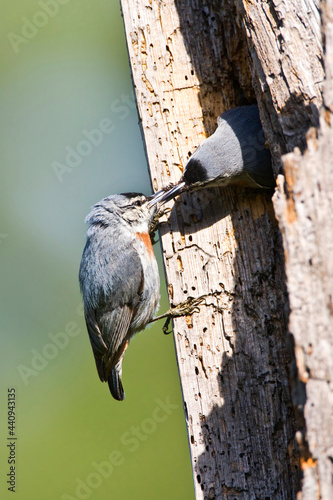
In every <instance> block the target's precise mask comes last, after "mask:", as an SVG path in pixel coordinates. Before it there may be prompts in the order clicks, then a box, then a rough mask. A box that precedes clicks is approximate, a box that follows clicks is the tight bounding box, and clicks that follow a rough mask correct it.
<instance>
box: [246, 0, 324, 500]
mask: <svg viewBox="0 0 333 500" xmlns="http://www.w3.org/2000/svg"><path fill="white" fill-rule="evenodd" d="M257 6H258V4H257ZM306 7H307V10H304V4H303V5H302V4H301V3H300V2H299V1H297V0H294V1H293V2H281V1H279V2H275V1H273V2H270V4H269V8H268V4H266V3H263V4H262V5H261V8H259V9H258V8H256V7H255V6H254V4H251V3H250V4H249V3H248V2H245V1H244V2H241V4H240V11H241V12H242V14H243V15H244V17H243V21H244V26H245V27H246V30H247V35H248V41H249V48H250V52H251V56H252V62H253V64H252V68H253V75H254V81H255V82H256V84H255V89H256V94H257V98H258V99H259V100H260V101H261V102H262V104H263V109H265V110H266V116H268V114H269V115H270V119H269V120H268V119H267V120H265V121H264V126H265V130H266V133H267V136H268V137H269V138H270V143H271V144H272V143H273V140H274V143H275V146H276V147H275V155H276V156H278V155H279V154H280V153H285V152H290V153H289V154H286V155H284V156H282V164H283V174H284V175H279V177H278V189H277V191H276V193H275V195H274V198H273V201H274V208H275V212H276V215H277V217H278V220H279V225H280V229H281V233H282V236H283V244H284V252H285V260H286V275H287V286H288V292H289V302H290V321H289V330H290V332H291V334H292V336H293V340H294V344H295V355H296V362H297V370H296V371H294V372H293V373H292V386H293V396H294V405H295V408H296V409H297V417H298V422H297V424H298V425H297V427H298V432H297V439H298V442H299V445H300V451H301V465H302V472H303V482H302V490H301V493H300V495H299V497H298V498H302V499H303V500H305V499H306V500H307V499H309V500H310V499H317V498H321V499H327V500H328V499H332V498H333V386H332V383H333V338H332V332H333V298H332V297H333V229H332V228H333V212H332V208H333V203H332V200H333V166H332V158H333V134H332V123H333V121H332V110H333V97H332V96H333V81H332V76H333V57H332V56H333V24H332V21H333V12H332V0H330V1H327V2H326V1H325V2H322V4H321V12H322V17H323V19H322V21H323V29H324V33H323V39H324V41H325V42H326V43H325V52H326V57H325V66H326V85H325V91H324V96H323V95H322V91H323V79H324V71H323V61H322V59H323V54H322V43H321V32H320V19H319V11H318V8H317V5H316V3H315V2H313V1H308V2H307V3H306ZM242 9H243V10H242ZM257 26H260V29H257V28H256V27H257ZM272 29H273V30H274V32H275V38H276V40H280V41H281V43H279V44H274V45H273V44H272V32H271V31H272ZM272 61H274V64H272ZM272 70H273V71H272ZM282 75H283V77H282ZM272 76H273V78H272ZM262 81H265V85H264V94H262V88H260V84H259V82H262ZM323 97H324V106H323V107H322V109H321V111H320V112H319V110H320V105H321V103H322V100H323ZM319 124H320V128H319V133H318V130H317V129H316V128H311V127H319ZM295 148H296V149H295Z"/></svg>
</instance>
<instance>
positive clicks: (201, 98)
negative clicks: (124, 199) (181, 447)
mask: <svg viewBox="0 0 333 500" xmlns="http://www.w3.org/2000/svg"><path fill="white" fill-rule="evenodd" d="M122 10H123V16H124V22H125V30H126V37H127V43H128V50H129V57H130V63H131V67H132V75H133V82H134V87H135V91H136V97H137V104H138V112H139V116H140V120H141V122H142V131H143V135H144V140H145V144H146V150H147V157H148V163H149V168H150V172H151V178H152V184H153V187H154V190H158V189H160V188H161V187H163V186H165V185H167V184H169V183H170V182H176V181H177V180H178V179H179V177H180V175H181V172H182V170H183V166H184V165H185V164H186V161H187V160H188V158H189V155H190V154H191V153H192V152H193V151H194V149H195V148H196V147H197V146H198V145H199V144H200V143H201V142H202V141H203V140H204V139H205V138H206V137H207V136H208V135H210V134H211V133H212V132H213V131H214V129H215V127H216V118H217V117H218V115H219V114H221V113H222V112H223V111H224V110H226V109H229V108H231V107H234V106H239V105H243V104H248V103H252V102H254V101H255V99H256V98H257V101H258V103H259V107H260V111H261V116H262V120H263V124H264V129H265V132H266V135H267V138H268V141H269V144H270V148H271V151H272V154H273V158H274V160H275V169H276V172H278V170H279V168H280V166H281V165H282V163H284V164H285V161H284V160H285V159H284V157H282V156H281V155H283V154H284V153H286V152H290V151H292V150H293V148H294V147H295V146H296V145H297V146H298V147H300V148H301V149H302V150H305V148H306V145H307V143H306V138H305V133H306V131H307V129H308V128H309V126H310V125H312V126H313V125H317V124H318V116H319V115H318V112H317V111H318V106H319V105H320V103H321V90H320V82H321V80H322V78H323V70H322V65H321V61H322V54H321V44H320V29H319V22H318V19H319V18H318V14H317V13H316V9H315V8H314V7H313V6H312V3H311V2H310V1H309V0H308V1H307V2H300V1H295V2H286V1H285V2H283V1H279V2H277V1H271V2H269V3H265V2H257V3H255V2H253V3H249V2H247V1H246V2H245V1H244V2H242V1H241V0H238V2H237V3H236V5H235V4H234V3H233V2H228V1H227V0H225V1H218V0H215V1H209V0H204V1H200V2H199V1H196V0H192V1H191V0H187V1H186V0H183V1H180V0H175V1H174V2H173V1H171V0H165V1H161V0H155V1H152V0H127V1H125V0H122ZM252 85H253V86H252ZM323 140H324V139H323ZM323 154H324V153H323ZM289 161H292V162H293V165H294V163H295V164H296V161H295V162H294V160H289ZM300 161H303V160H302V159H301V160H300ZM310 164H311V159H310V158H309V167H310ZM295 170H297V168H296V167H294V166H293V167H292V168H291V169H290V170H288V169H287V173H288V172H289V173H288V175H289V177H290V182H289V179H288V175H287V180H288V183H287V193H286V194H284V192H283V190H282V183H283V180H281V175H280V176H279V189H278V194H276V195H275V208H276V212H277V214H278V217H279V222H280V226H281V229H282V234H283V238H284V246H285V255H286V256H287V259H288V261H287V265H286V270H287V274H288V291H289V295H290V305H291V312H292V314H291V323H290V326H289V328H290V331H291V332H292V334H293V336H294V340H295V342H296V354H297V356H296V359H297V366H298V369H299V372H300V373H301V371H300V367H301V368H304V367H305V372H304V373H307V372H306V367H307V366H308V365H307V363H308V359H310V357H311V354H310V351H309V338H311V343H312V346H311V350H312V357H311V359H312V360H313V359H314V354H313V353H315V352H316V353H318V355H316V363H318V361H319V357H318V356H319V354H320V353H321V354H322V358H323V357H324V356H325V346H327V347H326V351H327V349H328V346H331V343H330V342H329V341H328V340H329V339H328V336H327V330H325V328H326V327H327V326H328V324H329V321H332V316H329V310H328V308H327V304H329V283H328V282H326V281H323V282H321V276H322V274H319V275H317V274H316V270H317V269H318V268H317V266H316V262H315V260H316V259H319V260H320V258H321V260H320V263H321V264H322V267H321V271H323V272H324V270H326V273H327V276H331V275H332V268H331V269H330V270H328V269H326V267H325V266H326V264H327V261H326V260H325V253H323V255H321V257H319V255H318V254H315V253H314V251H315V242H314V241H313V240H311V242H308V243H310V244H311V245H312V246H311V250H312V253H311V258H312V264H310V263H309V262H308V261H306V266H307V267H308V268H309V273H308V274H306V273H305V272H304V275H303V278H302V279H300V276H302V272H303V270H304V267H305V260H304V257H305V255H306V256H307V255H308V253H304V252H303V253H302V252H301V248H300V246H297V242H299V241H302V242H303V241H306V237H307V236H306V235H307V234H309V233H305V234H304V228H305V229H307V228H309V224H310V223H308V225H307V226H304V225H302V222H304V221H305V219H306V216H307V215H308V214H311V217H312V216H313V215H314V214H313V212H311V209H312V208H313V207H314V202H313V199H311V200H310V199H309V200H308V201H309V204H308V206H307V211H306V212H302V213H301V216H302V217H300V216H299V215H298V212H297V210H299V208H298V206H299V207H301V205H300V204H301V198H300V197H298V199H297V203H296V202H295V196H296V195H295V193H296V194H298V192H299V191H298V190H299V189H301V190H302V196H303V197H308V196H309V195H308V193H309V192H311V193H312V192H313V191H308V190H305V191H304V192H303V189H305V187H306V183H307V182H308V180H309V176H310V173H311V170H310V168H309V174H308V175H307V176H305V174H302V178H303V176H304V179H303V181H302V183H301V184H298V181H297V186H296V184H292V180H293V179H294V176H295V175H296V174H295ZM319 170H320V169H319V167H318V169H317V173H318V172H319ZM312 173H313V172H312ZM327 175H328V174H327ZM305 177H306V179H305ZM310 180H311V186H313V189H315V186H317V184H315V179H314V177H313V178H312V179H310ZM299 182H301V181H299ZM323 182H324V180H323ZM295 186H296V191H294V189H295ZM321 187H322V190H324V191H325V196H329V194H330V193H329V191H328V180H327V185H326V184H325V185H324V186H321ZM288 189H289V191H288ZM316 189H317V191H316V195H317V194H318V190H319V188H318V187H317V188H316ZM331 193H332V191H331ZM271 195H272V193H269V192H266V191H264V190H248V191H244V190H241V189H232V188H225V189H205V190H201V191H199V192H195V193H193V194H192V195H183V196H182V197H181V200H180V201H177V202H176V203H175V204H172V203H170V206H171V207H173V208H172V211H171V213H170V215H169V216H168V218H164V219H162V221H163V223H162V225H161V231H160V232H161V239H162V247H163V255H164V263H165V271H166V275H167V281H168V292H169V298H170V302H171V304H175V305H176V304H178V303H180V302H182V301H184V300H186V298H187V297H189V296H192V297H197V296H200V295H206V299H205V302H204V303H203V304H202V305H201V306H200V314H194V315H193V316H191V317H185V318H176V319H175V320H174V338H175V346H176V352H177V359H178V367H179V373H180V378H181V385H182V391H183V398H184V409H185V417H186V422H187V428H188V435H189V445H190V450H191V459H192V465H193V474H194V486H195V493H196V498H197V499H201V498H202V499H203V498H207V499H208V498H209V499H213V498H225V499H230V500H231V499H232V500H234V499H236V498H237V499H250V498H251V499H265V498H272V499H286V500H289V499H292V498H296V493H297V491H299V490H300V488H301V486H300V468H299V451H298V447H297V444H296V441H295V432H296V427H295V420H294V409H293V406H292V399H291V389H290V386H289V382H288V373H289V365H290V363H291V362H293V360H294V352H293V345H292V342H288V340H289V339H290V338H291V337H290V336H288V314H289V305H288V298H287V282H286V276H285V263H284V252H283V247H282V240H281V233H280V231H279V228H278V225H277V222H276V219H275V215H274V209H273V206H272V203H271ZM328 201H329V198H326V197H325V202H324V206H323V212H321V213H318V217H319V216H320V215H321V225H323V221H324V220H325V218H324V213H326V212H325V211H327V203H328ZM316 202H317V199H316ZM308 210H309V211H308ZM289 212H291V214H292V215H295V220H296V222H295V220H290V214H289ZM288 217H289V219H288ZM330 217H331V218H332V213H331V214H330ZM303 218H304V221H303ZM305 222H306V221H305ZM316 224H317V222H316V220H313V221H312V222H311V224H310V226H311V228H313V231H314V232H313V233H310V234H311V236H313V238H316V237H318V238H319V231H322V232H321V239H323V238H325V236H324V230H323V229H322V228H321V225H316ZM331 227H332V226H331ZM331 233H332V230H331ZM296 235H297V238H299V237H300V236H301V239H300V240H299V239H297V240H296ZM317 241H319V240H317ZM289 245H292V248H290V247H289ZM325 245H326V246H324V247H323V249H325V251H327V252H329V248H328V247H329V240H328V239H327V240H325ZM331 248H332V247H331ZM305 249H306V250H307V248H305ZM295 262H296V263H297V265H296V263H295ZM304 271H305V270H304ZM329 271H331V274H330V275H329ZM314 278H315V283H316V285H315V286H316V290H318V289H320V290H321V291H322V294H321V296H320V298H319V297H318V304H317V307H316V308H314V306H313V305H312V302H313V300H312V301H311V298H312V296H313V294H311V293H310V291H311V290H310V289H309V286H310V283H311V279H314ZM299 286H302V287H303V288H304V289H302V290H301V291H300V290H299ZM305 294H308V296H307V297H306V299H307V300H306V304H307V306H306V309H304V310H303V309H301V308H300V307H299V301H300V300H303V298H304V297H303V295H305ZM325 297H326V302H325V305H324V304H323V302H322V301H323V299H324V298H325ZM323 307H326V316H325V318H326V319H325V321H324V319H323V320H322V321H321V320H320V321H319V319H320V318H318V317H317V316H311V318H310V317H309V315H312V314H313V312H315V314H316V315H317V314H319V311H321V308H323ZM304 323H305V324H308V325H310V324H311V329H312V330H311V332H309V333H308V334H307V335H305V336H306V337H307V338H306V339H305V336H304V327H303V326H302V325H303V324H304ZM319 325H320V332H321V335H322V334H323V330H325V334H326V335H325V336H324V338H325V340H326V344H325V345H324V349H323V345H322V344H319V342H318V340H317V345H316V341H315V340H312V337H314V336H315V334H316V333H317V331H318V327H319ZM302 328H303V337H302V338H298V335H299V336H300V335H301V334H302ZM318 333H319V332H318ZM317 338H318V337H317ZM305 345H306V349H307V350H304V346H305ZM297 347H299V348H300V351H299V352H298V351H297ZM300 352H302V354H300ZM300 359H301V360H302V363H303V364H302V363H301V364H300ZM326 361H327V360H326ZM309 362H310V361H309ZM320 362H321V363H323V360H322V359H321V361H320ZM331 362H332V357H331ZM326 364H327V363H326ZM309 366H310V365H309ZM316 366H317V365H316ZM322 366H324V364H323V365H322ZM325 366H326V365H325ZM319 368H320V367H318V370H319ZM311 370H312V364H311ZM331 373H332V368H331V372H330V373H329V372H328V371H327V370H324V371H323V373H319V374H318V373H314V376H313V380H312V382H313V385H311V389H310V386H309V382H307V395H308V397H309V395H310V392H311V394H313V392H314V391H315V390H316V389H315V388H316V387H317V386H316V384H317V385H318V384H319V383H320V384H321V385H320V387H321V389H320V394H319V393H318V394H317V399H316V404H318V401H319V400H318V398H319V397H322V396H321V395H322V394H326V395H327V398H328V394H331V392H330V393H329V390H330V389H331V386H330V385H329V383H326V386H325V388H324V387H323V381H324V379H325V380H327V381H328V380H329V381H330V384H331V381H332V377H331ZM307 374H308V379H309V380H310V378H311V377H312V373H310V374H309V373H307ZM319 375H320V377H319ZM325 377H326V378H325ZM308 379H307V380H308ZM303 382H304V380H303ZM303 387H304V385H303V386H302V387H300V384H298V383H297V384H296V383H295V381H294V384H293V394H294V395H295V398H294V400H295V402H296V403H295V404H297V405H298V404H299V397H300V396H299V395H300V394H301V397H303V396H302V389H303ZM309 391H310V392H309ZM303 395H304V391H303ZM331 397H332V396H331ZM297 398H298V399H297ZM302 404H304V397H303V399H302ZM307 405H308V403H307ZM298 410H299V408H298ZM301 410H302V409H301ZM311 412H312V413H314V412H313V409H310V408H309V410H308V414H307V412H306V418H308V416H309V415H310V414H311ZM321 414H322V415H323V417H322V418H324V417H325V415H326V417H327V415H328V414H326V413H325V412H322V413H321ZM299 415H302V411H301V412H299V411H298V413H297V416H299ZM313 421H314V426H315V427H314V435H313V439H319V438H321V440H320V450H322V447H323V446H324V444H326V448H325V450H326V451H327V453H326V461H325V465H322V469H323V470H324V469H325V467H326V469H325V471H326V472H325V474H326V473H327V471H328V467H329V465H330V464H329V455H328V448H329V447H328V441H327V443H324V442H323V441H322V440H323V439H324V437H325V436H322V431H321V430H320V429H318V421H315V417H314V420H313ZM325 422H326V420H325ZM302 425H303V424H302ZM297 429H300V424H299V422H298V427H297ZM331 430H332V426H331ZM302 431H304V425H303V428H302ZM326 431H327V429H326ZM303 434H304V432H303ZM326 435H327V434H326ZM296 436H297V437H298V438H299V434H296ZM310 437H311V436H310ZM308 438H309V435H308ZM299 441H300V439H299ZM304 443H305V441H302V446H303V447H302V449H301V452H302V464H303V470H304V477H306V475H307V470H308V469H310V470H312V469H313V470H314V472H315V473H316V474H317V476H316V481H317V484H318V482H320V481H321V479H318V477H319V476H318V475H320V472H319V469H320V466H319V463H320V459H319V457H318V456H317V455H316V454H315V453H314V452H313V450H312V449H311V443H310V441H309V446H307V445H306V450H307V451H306V458H304V457H305V455H304V449H303V448H304V446H305V445H304ZM313 446H314V445H313ZM330 446H332V440H331V441H330ZM317 451H319V450H317ZM320 452H321V451H320ZM310 458H312V460H313V461H314V462H316V460H318V467H317V462H316V463H315V464H314V467H312V462H311V460H310ZM309 460H310V461H309ZM331 465H332V464H331ZM310 476H311V477H314V476H313V474H312V472H311V473H310ZM304 485H305V483H304V484H303V493H304ZM309 485H310V483H309V482H308V483H307V486H306V487H307V488H308V487H309ZM310 486H311V485H310ZM317 490H318V489H317ZM320 491H321V493H322V498H328V497H325V496H324V489H321V490H320ZM304 498H316V497H315V496H312V497H311V496H305V493H304ZM318 498H319V497H318Z"/></svg>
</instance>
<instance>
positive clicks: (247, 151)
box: [155, 104, 275, 202]
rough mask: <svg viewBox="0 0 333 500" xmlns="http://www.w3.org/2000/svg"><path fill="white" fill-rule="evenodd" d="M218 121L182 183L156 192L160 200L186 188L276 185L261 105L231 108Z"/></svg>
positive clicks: (196, 153) (157, 199) (201, 146)
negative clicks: (261, 114) (262, 120)
mask: <svg viewBox="0 0 333 500" xmlns="http://www.w3.org/2000/svg"><path fill="white" fill-rule="evenodd" d="M217 124H218V127H217V129H216V130H215V132H214V134H213V135H211V136H210V137H208V139H206V140H205V141H204V142H203V143H202V144H201V145H200V146H199V147H198V148H197V149H196V150H195V151H194V153H193V154H192V156H191V158H190V159H189V161H188V163H187V164H186V166H185V170H184V173H183V176H182V177H181V178H180V180H179V182H178V184H176V185H171V186H167V187H166V188H164V189H163V190H162V191H159V192H158V193H156V194H155V200H156V202H157V201H158V202H167V201H169V200H171V199H172V198H174V197H175V196H177V195H179V194H181V193H182V192H184V191H188V190H194V189H199V188H203V187H213V186H226V185H240V186H243V187H250V188H272V187H274V186H275V181H274V177H273V171H272V161H271V154H270V151H269V149H267V147H266V146H265V136H264V132H263V129H262V125H261V122H260V117H259V110H258V106H257V105H255V104H254V105H251V106H242V107H238V108H233V109H230V110H229V111H226V112H225V113H223V114H222V115H221V116H219V118H218V120H217Z"/></svg>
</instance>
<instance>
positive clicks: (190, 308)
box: [152, 295, 206, 335]
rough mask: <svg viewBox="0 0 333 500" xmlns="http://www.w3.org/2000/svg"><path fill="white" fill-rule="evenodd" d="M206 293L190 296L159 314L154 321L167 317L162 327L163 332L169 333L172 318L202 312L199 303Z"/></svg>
mask: <svg viewBox="0 0 333 500" xmlns="http://www.w3.org/2000/svg"><path fill="white" fill-rule="evenodd" d="M205 298H206V295H201V297H196V298H194V297H188V298H187V299H186V300H185V301H184V302H181V303H180V304H178V305H177V306H175V307H172V308H171V309H169V311H167V312H166V313H165V314H162V315H161V316H157V317H156V318H154V319H153V320H152V321H157V320H159V319H163V318H166V321H165V323H164V326H163V328H162V330H163V333H164V334H165V335H168V334H169V333H171V330H170V331H168V328H169V324H170V321H171V318H179V317H181V316H192V314H194V313H195V312H197V313H198V312H200V308H199V305H200V304H201V303H202V302H203V301H204V300H205Z"/></svg>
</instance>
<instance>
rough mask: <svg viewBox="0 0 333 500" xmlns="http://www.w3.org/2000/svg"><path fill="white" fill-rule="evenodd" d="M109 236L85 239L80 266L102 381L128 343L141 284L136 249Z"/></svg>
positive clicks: (140, 270)
mask: <svg viewBox="0 0 333 500" xmlns="http://www.w3.org/2000/svg"><path fill="white" fill-rule="evenodd" d="M110 237H111V236H110ZM110 237H109V238H104V239H101V238H94V237H91V238H90V239H88V240H87V244H86V247H85V250H84V256H85V258H84V259H82V262H83V264H81V268H80V284H81V289H82V292H83V296H84V303H85V319H86V324H87V330H88V333H89V338H90V342H91V346H92V349H93V353H94V356H95V361H96V367H97V371H98V374H99V377H100V379H101V380H102V381H106V380H107V379H108V377H109V375H110V373H111V371H112V370H113V369H114V367H115V365H116V364H117V363H118V361H119V359H120V358H121V357H122V356H123V354H124V351H125V349H126V347H127V345H128V341H129V338H130V333H129V330H130V326H131V321H132V318H133V316H135V313H136V308H137V305H138V303H139V301H140V294H141V291H142V287H143V270H142V265H141V260H140V257H139V255H138V253H137V252H136V250H135V249H134V248H133V247H132V245H130V244H129V242H128V241H127V242H126V241H122V242H117V244H115V241H112V242H111V241H110ZM112 238H117V235H115V234H112ZM101 242H102V243H101ZM118 243H119V244H118Z"/></svg>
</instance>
